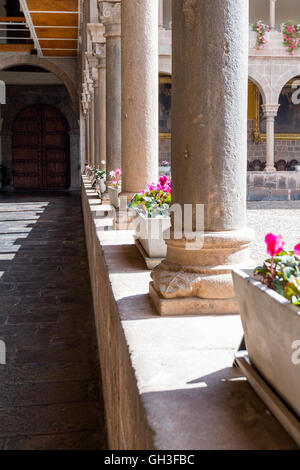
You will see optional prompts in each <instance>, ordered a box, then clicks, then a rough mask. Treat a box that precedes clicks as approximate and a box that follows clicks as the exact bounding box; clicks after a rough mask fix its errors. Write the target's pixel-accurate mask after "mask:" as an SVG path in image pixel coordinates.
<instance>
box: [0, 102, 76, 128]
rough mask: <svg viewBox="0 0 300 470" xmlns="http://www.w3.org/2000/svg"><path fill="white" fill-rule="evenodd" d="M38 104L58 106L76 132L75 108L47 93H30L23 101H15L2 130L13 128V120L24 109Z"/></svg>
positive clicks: (6, 114)
mask: <svg viewBox="0 0 300 470" xmlns="http://www.w3.org/2000/svg"><path fill="white" fill-rule="evenodd" d="M36 104H48V105H49V106H53V107H54V108H57V109H58V110H59V111H60V112H61V113H62V114H63V115H64V116H65V118H66V120H67V121H68V124H69V128H70V131H72V132H74V131H76V130H78V129H79V126H78V121H77V119H76V116H75V115H74V113H73V110H72V108H71V106H70V105H68V102H66V101H61V100H58V101H55V102H54V101H53V100H52V99H50V98H49V96H47V95H29V96H27V97H23V99H22V102H14V105H13V106H8V107H7V109H6V113H5V118H4V121H3V126H2V131H4V132H5V131H6V132H9V131H10V130H11V128H12V125H13V122H14V121H15V119H16V117H17V115H18V114H19V113H20V112H21V111H22V109H24V108H27V107H28V106H32V105H36Z"/></svg>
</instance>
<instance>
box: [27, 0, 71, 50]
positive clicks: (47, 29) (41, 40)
mask: <svg viewBox="0 0 300 470" xmlns="http://www.w3.org/2000/svg"><path fill="white" fill-rule="evenodd" d="M20 5H21V7H22V10H23V13H24V15H25V18H26V22H27V25H28V26H29V29H30V31H31V36H32V39H33V41H34V44H35V48H36V49H37V51H38V54H39V55H41V56H62V57H72V56H77V55H78V31H79V1H78V0H20Z"/></svg>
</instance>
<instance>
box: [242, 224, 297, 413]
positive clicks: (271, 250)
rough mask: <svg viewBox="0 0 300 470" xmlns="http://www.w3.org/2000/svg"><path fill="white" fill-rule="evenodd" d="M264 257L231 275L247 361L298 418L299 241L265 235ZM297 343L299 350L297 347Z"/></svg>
mask: <svg viewBox="0 0 300 470" xmlns="http://www.w3.org/2000/svg"><path fill="white" fill-rule="evenodd" d="M265 240H266V244H267V251H268V254H269V257H268V259H267V260H266V261H265V262H264V263H263V265H262V266H259V267H258V268H256V269H255V270H254V272H251V271H234V272H233V281H234V287H235V291H236V297H237V300H238V304H239V307H240V314H241V319H242V324H243V328H244V333H245V341H246V347H247V351H248V356H249V359H250V362H251V365H252V366H253V368H254V369H256V370H257V371H258V372H259V374H260V376H262V378H263V379H264V380H265V382H266V383H267V384H268V385H270V386H271V388H272V389H273V390H274V391H275V392H276V393H277V395H278V396H279V397H281V399H282V400H283V402H285V403H286V404H287V406H288V407H289V408H290V409H291V410H292V411H293V412H294V413H295V415H296V416H297V418H298V419H299V418H300V393H299V392H300V244H299V245H296V246H295V248H294V250H293V251H285V250H284V249H283V248H284V241H283V239H282V236H281V235H279V236H276V235H274V234H271V233H269V234H268V235H267V236H266V239H265ZM297 348H298V352H297Z"/></svg>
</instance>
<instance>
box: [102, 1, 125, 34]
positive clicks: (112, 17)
mask: <svg viewBox="0 0 300 470" xmlns="http://www.w3.org/2000/svg"><path fill="white" fill-rule="evenodd" d="M98 2H99V12H100V15H99V19H100V22H101V23H103V25H104V26H105V37H112V36H120V35H121V1H120V0H106V1H99V0H98Z"/></svg>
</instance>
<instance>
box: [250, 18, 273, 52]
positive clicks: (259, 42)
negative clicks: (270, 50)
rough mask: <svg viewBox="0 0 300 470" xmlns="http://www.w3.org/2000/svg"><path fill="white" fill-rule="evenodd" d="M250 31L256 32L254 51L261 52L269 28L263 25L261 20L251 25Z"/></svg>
mask: <svg viewBox="0 0 300 470" xmlns="http://www.w3.org/2000/svg"><path fill="white" fill-rule="evenodd" d="M252 29H253V31H255V32H256V49H257V50H261V49H263V47H264V45H265V44H266V42H267V33H268V31H269V26H268V25H266V24H264V23H263V21H262V20H257V21H255V23H253V25H252Z"/></svg>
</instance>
